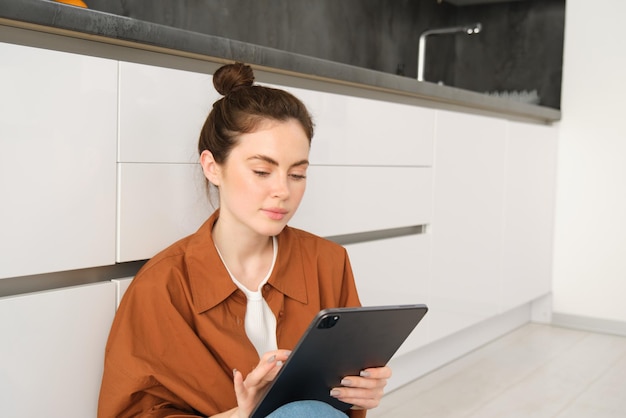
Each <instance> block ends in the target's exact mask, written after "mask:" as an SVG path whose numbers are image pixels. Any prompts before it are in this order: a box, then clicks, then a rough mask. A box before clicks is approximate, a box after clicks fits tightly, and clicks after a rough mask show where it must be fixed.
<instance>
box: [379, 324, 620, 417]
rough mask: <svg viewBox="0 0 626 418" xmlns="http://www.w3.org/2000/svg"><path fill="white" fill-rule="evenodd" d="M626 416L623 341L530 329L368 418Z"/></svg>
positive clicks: (413, 386) (404, 390) (421, 382)
mask: <svg viewBox="0 0 626 418" xmlns="http://www.w3.org/2000/svg"><path fill="white" fill-rule="evenodd" d="M380 417H398V418H405V417H406V418H416V417H426V418H444V417H454V418H456V417H472V418H491V417H494V418H495V417H497V418H503V417H506V418H509V417H524V418H527V417H558V418H582V417H585V418H589V417H592V418H609V417H610V418H613V417H615V418H616V417H620V418H624V417H626V337H620V336H614V335H608V334H596V333H591V332H585V331H577V330H571V329H566V328H559V327H554V326H548V325H539V324H528V325H524V326H523V327H521V328H519V329H517V330H515V331H513V332H511V333H509V334H507V335H505V336H504V337H502V338H499V339H497V340H495V341H493V342H491V343H490V344H488V345H486V346H484V347H481V348H480V349H478V350H476V351H473V352H471V353H469V354H467V355H466V356H464V357H462V358H460V359H458V360H456V361H454V362H453V363H450V364H448V365H446V366H444V367H442V368H440V369H438V370H435V371H434V372H432V373H430V374H428V375H426V376H424V377H422V378H420V379H418V380H416V381H414V382H412V383H410V384H409V385H406V386H404V387H401V388H400V389H397V390H395V391H393V392H391V393H389V394H387V395H386V396H385V397H384V398H383V401H382V403H381V405H380V406H379V407H378V408H377V409H374V410H372V411H370V412H369V413H368V418H380Z"/></svg>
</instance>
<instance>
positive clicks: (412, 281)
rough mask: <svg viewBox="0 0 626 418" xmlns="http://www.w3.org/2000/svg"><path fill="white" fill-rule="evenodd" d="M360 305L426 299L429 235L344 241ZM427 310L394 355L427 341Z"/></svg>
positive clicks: (418, 301) (415, 301)
mask: <svg viewBox="0 0 626 418" xmlns="http://www.w3.org/2000/svg"><path fill="white" fill-rule="evenodd" d="M346 249H347V250H348V254H349V255H350V262H351V264H352V270H353V272H354V277H355V281H356V285H357V289H358V290H359V297H360V299H361V304H363V305H364V306H378V305H402V304H414V303H426V304H427V303H428V279H429V277H430V236H429V235H428V234H419V235H408V236H404V237H397V238H389V239H383V240H375V241H370V242H364V243H359V244H350V245H346ZM429 316H430V313H428V314H427V315H426V317H425V318H424V319H423V320H422V322H420V324H419V325H418V326H417V328H416V329H415V330H414V331H413V333H411V335H410V336H409V338H408V339H407V340H406V341H405V342H404V344H403V345H402V347H400V349H399V350H398V352H397V353H396V356H398V355H402V354H405V353H407V352H408V351H411V350H414V349H416V348H418V347H420V346H422V345H424V344H426V343H427V342H428V329H429V327H428V322H429V321H428V319H429Z"/></svg>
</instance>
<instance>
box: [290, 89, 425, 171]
mask: <svg viewBox="0 0 626 418" xmlns="http://www.w3.org/2000/svg"><path fill="white" fill-rule="evenodd" d="M279 87H280V88H284V89H285V90H289V91H290V92H292V93H293V94H294V95H295V96H296V97H298V98H299V99H300V100H302V101H303V102H304V103H305V105H306V106H307V108H308V109H309V112H311V114H312V116H313V121H314V123H315V135H314V137H313V142H312V144H311V157H310V160H311V163H313V164H318V165H365V166H368V165H369V166H431V165H432V161H433V133H434V126H435V125H434V124H435V110H433V109H427V108H422V107H418V106H410V105H405V104H401V103H391V102H386V101H382V100H374V99H368V98H363V97H354V96H346V95H340V94H334V93H326V92H321V91H313V90H305V89H299V88H291V87H281V86H279Z"/></svg>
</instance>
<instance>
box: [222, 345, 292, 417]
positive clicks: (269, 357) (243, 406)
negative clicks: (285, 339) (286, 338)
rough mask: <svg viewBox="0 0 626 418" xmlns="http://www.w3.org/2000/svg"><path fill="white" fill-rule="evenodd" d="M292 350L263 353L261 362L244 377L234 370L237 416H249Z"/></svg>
mask: <svg viewBox="0 0 626 418" xmlns="http://www.w3.org/2000/svg"><path fill="white" fill-rule="evenodd" d="M290 353H291V351H289V350H275V351H269V352H267V353H265V354H263V357H261V360H260V361H259V364H258V365H257V366H256V367H255V368H254V370H252V371H251V372H250V373H249V374H248V375H247V376H246V378H245V379H244V378H243V375H242V374H241V372H240V371H238V370H233V377H234V381H235V395H237V405H238V408H237V416H238V417H239V418H248V417H249V416H250V414H251V413H252V410H253V409H254V407H255V406H256V404H257V403H258V402H259V400H260V399H261V395H263V392H264V389H265V388H266V387H267V385H268V384H269V383H270V382H271V381H272V380H274V378H275V377H276V374H277V373H278V371H279V370H280V367H281V366H282V365H283V362H284V361H285V360H287V357H289V354H290Z"/></svg>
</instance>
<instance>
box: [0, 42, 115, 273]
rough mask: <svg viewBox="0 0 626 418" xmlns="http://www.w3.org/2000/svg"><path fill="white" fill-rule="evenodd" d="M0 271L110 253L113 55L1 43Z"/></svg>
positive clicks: (42, 269) (102, 260)
mask: <svg viewBox="0 0 626 418" xmlns="http://www.w3.org/2000/svg"><path fill="white" fill-rule="evenodd" d="M0 57H2V64H1V65H0V91H1V92H2V93H0V196H1V197H0V199H1V200H2V205H0V231H2V232H0V253H1V254H2V262H1V263H0V278H5V277H14V276H24V275H30V274H40V273H47V272H52V271H61V270H74V269H80V268H87V267H92V266H98V265H105V264H112V263H113V262H114V261H115V151H116V135H117V130H116V120H117V94H116V92H117V64H116V63H115V62H114V61H111V60H107V59H101V58H94V57H88V56H81V55H76V54H69V53H63V52H57V51H50V50H45V49H38V48H30V47H24V46H17V45H10V44H5V43H0Z"/></svg>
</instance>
